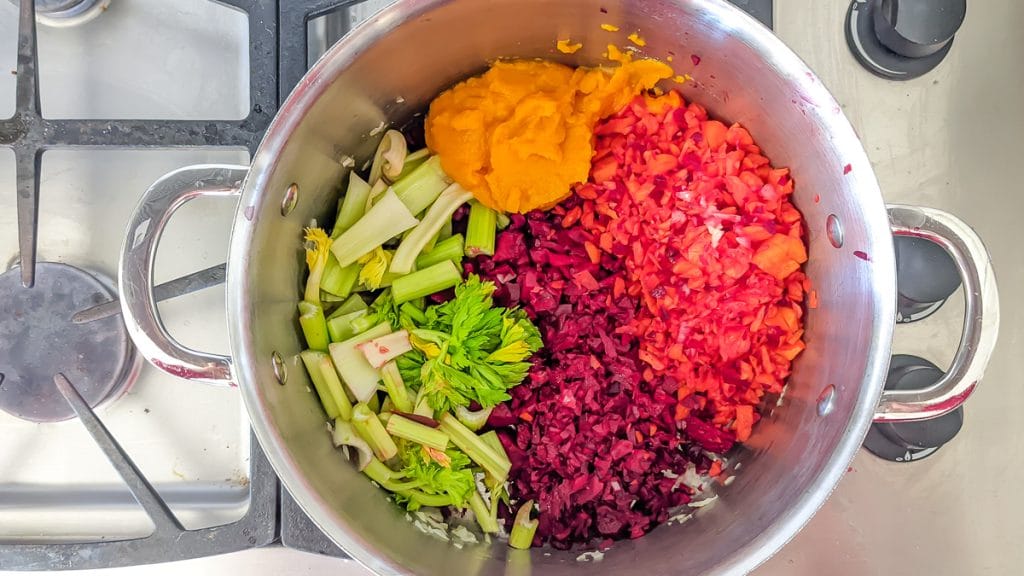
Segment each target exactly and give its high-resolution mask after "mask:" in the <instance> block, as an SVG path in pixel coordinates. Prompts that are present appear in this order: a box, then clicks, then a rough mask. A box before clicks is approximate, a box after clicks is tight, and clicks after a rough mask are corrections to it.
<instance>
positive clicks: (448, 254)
mask: <svg viewBox="0 0 1024 576" xmlns="http://www.w3.org/2000/svg"><path fill="white" fill-rule="evenodd" d="M462 251H463V244H462V234H456V235H455V236H452V237H450V238H446V239H444V240H442V241H440V242H438V243H437V244H436V245H434V248H433V249H431V250H430V252H424V253H422V254H420V255H419V256H417V257H416V269H417V270H422V269H424V268H427V267H429V266H433V265H434V264H437V263H438V262H444V261H445V260H451V261H452V262H454V263H455V264H456V265H461V264H462V254H463V252H462Z"/></svg>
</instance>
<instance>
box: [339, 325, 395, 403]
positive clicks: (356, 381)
mask: <svg viewBox="0 0 1024 576" xmlns="http://www.w3.org/2000/svg"><path fill="white" fill-rule="evenodd" d="M357 320H358V319H357ZM390 332H391V326H390V325H389V324H388V323H387V322H381V323H380V324H378V325H376V326H374V327H373V328H370V329H369V330H367V331H365V332H363V333H362V334H358V335H356V336H353V337H352V338H349V339H348V340H345V341H343V342H335V343H333V344H331V345H329V346H328V349H329V351H330V353H331V360H333V361H334V367H335V368H336V369H337V370H338V374H340V375H341V379H342V380H343V381H344V382H345V386H347V387H348V390H349V392H351V393H352V396H353V397H355V398H356V400H358V401H360V402H366V401H368V400H369V399H370V397H371V396H373V395H374V393H375V392H377V381H378V380H380V373H379V372H378V371H377V370H376V369H374V367H373V366H370V363H369V362H367V361H366V357H365V356H363V353H362V352H360V351H359V350H358V349H357V348H356V346H357V345H358V344H362V343H363V342H367V341H369V340H373V339H374V338H377V337H380V336H383V335H385V334H389V333H390Z"/></svg>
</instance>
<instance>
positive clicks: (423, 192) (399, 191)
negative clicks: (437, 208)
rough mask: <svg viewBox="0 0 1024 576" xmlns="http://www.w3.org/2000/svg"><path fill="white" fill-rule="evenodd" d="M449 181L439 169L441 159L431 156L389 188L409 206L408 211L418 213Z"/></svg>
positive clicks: (434, 198)
mask: <svg viewBox="0 0 1024 576" xmlns="http://www.w3.org/2000/svg"><path fill="white" fill-rule="evenodd" d="M451 183H452V181H451V179H450V178H448V175H447V174H445V173H444V170H442V169H441V159H440V158H438V157H437V156H431V157H430V158H429V159H428V160H427V161H426V162H424V163H423V164H420V165H419V166H417V167H416V169H415V170H413V171H412V172H410V173H409V174H408V175H406V176H403V177H402V178H401V179H399V180H398V181H397V182H395V183H394V184H392V186H391V189H392V190H394V192H395V195H397V196H398V199H399V200H401V201H402V203H403V204H405V205H406V207H407V208H409V212H412V213H413V214H419V213H420V212H422V211H424V210H426V209H427V207H428V206H430V205H431V204H433V203H434V200H437V197H438V196H440V195H441V192H443V191H444V189H445V188H447V187H448V185H449V184H451Z"/></svg>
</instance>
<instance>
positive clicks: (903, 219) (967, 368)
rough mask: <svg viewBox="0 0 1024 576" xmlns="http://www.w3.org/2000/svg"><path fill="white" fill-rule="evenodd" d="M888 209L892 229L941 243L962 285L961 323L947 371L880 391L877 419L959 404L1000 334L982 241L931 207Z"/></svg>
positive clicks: (927, 413)
mask: <svg viewBox="0 0 1024 576" xmlns="http://www.w3.org/2000/svg"><path fill="white" fill-rule="evenodd" d="M888 210H889V224H890V226H891V227H892V232H893V234H895V235H897V236H914V237H917V238H923V239H925V240H929V241H931V242H935V243H936V244H938V245H939V246H941V247H942V248H943V249H944V250H945V251H946V252H948V253H949V255H950V256H951V257H952V258H953V262H955V263H956V267H957V271H958V272H959V273H960V281H961V283H962V284H963V287H964V301H965V304H966V306H965V311H964V327H963V332H962V333H961V336H960V345H959V347H958V349H957V351H956V355H955V356H954V357H953V363H952V364H951V365H950V367H949V370H947V371H946V373H945V375H944V376H943V377H942V378H941V379H940V380H939V381H938V382H936V383H935V384H933V385H931V386H930V387H928V388H926V389H924V390H885V391H883V392H882V400H881V402H880V403H879V405H878V409H877V410H876V412H875V422H907V421H911V420H927V419H929V418H936V417H939V416H942V415H943V414H946V413H947V412H951V411H953V410H955V409H957V408H958V407H959V406H960V405H961V404H963V403H964V402H965V401H966V400H967V398H968V397H969V396H970V395H971V393H972V392H974V389H975V388H976V387H977V386H978V382H979V381H980V380H981V377H982V374H984V372H985V367H986V366H987V365H988V361H989V358H991V356H992V349H993V348H995V345H996V336H997V335H998V333H999V291H998V289H997V288H996V277H995V273H994V272H993V270H992V260H991V258H990V257H989V255H988V251H987V250H986V249H985V245H984V244H983V243H982V241H981V238H979V237H978V235H977V234H976V233H975V232H974V230H972V229H971V227H970V226H968V225H967V224H965V223H964V222H963V221H962V220H960V219H959V218H957V217H956V216H953V215H952V214H949V213H947V212H943V211H941V210H936V209H934V208H924V207H918V206H905V205H901V204H890V205H889V206H888Z"/></svg>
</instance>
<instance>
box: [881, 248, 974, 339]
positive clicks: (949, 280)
mask: <svg viewBox="0 0 1024 576" xmlns="http://www.w3.org/2000/svg"><path fill="white" fill-rule="evenodd" d="M893 245H894V247H895V248H896V294H897V306H896V311H897V313H898V316H897V320H898V321H899V322H901V323H907V322H915V321H917V320H922V319H924V318H927V317H928V316H930V315H931V314H932V313H933V312H935V311H936V310H938V309H939V308H940V307H941V306H942V305H943V304H944V303H945V302H946V300H947V299H949V297H950V296H952V295H953V292H956V289H957V288H959V287H960V273H959V272H958V271H957V268H956V263H955V262H954V261H953V257H952V256H950V255H949V252H946V250H945V249H944V248H943V247H942V246H939V245H938V244H936V243H935V242H932V241H931V240H925V239H924V238H915V237H913V236H896V237H895V238H893Z"/></svg>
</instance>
